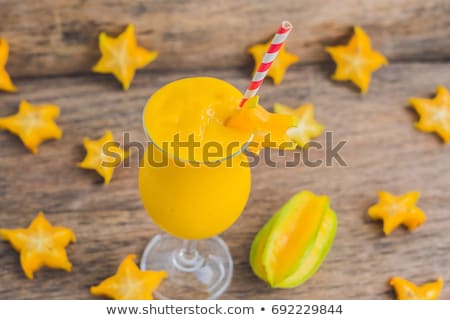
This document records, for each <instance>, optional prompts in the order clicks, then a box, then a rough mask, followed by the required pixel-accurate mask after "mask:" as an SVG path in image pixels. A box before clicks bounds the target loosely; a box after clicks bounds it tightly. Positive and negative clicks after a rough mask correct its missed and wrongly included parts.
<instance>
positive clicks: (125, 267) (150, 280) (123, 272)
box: [91, 254, 167, 300]
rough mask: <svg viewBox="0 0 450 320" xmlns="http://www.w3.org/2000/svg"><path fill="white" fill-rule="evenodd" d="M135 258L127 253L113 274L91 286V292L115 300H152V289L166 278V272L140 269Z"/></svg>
mask: <svg viewBox="0 0 450 320" xmlns="http://www.w3.org/2000/svg"><path fill="white" fill-rule="evenodd" d="M135 259H136V255H134V254H130V255H128V256H127V257H126V258H125V259H124V260H123V261H122V263H121V264H120V266H119V268H118V269H117V272H116V274H115V275H113V276H112V277H109V278H107V279H105V280H103V281H102V282H101V283H100V284H99V285H97V286H93V287H91V294H92V295H94V296H106V297H109V298H112V299H115V300H153V291H154V290H156V289H157V288H158V287H159V285H160V283H161V281H162V280H163V279H164V278H167V272H165V271H153V270H147V271H141V270H140V269H139V268H138V266H137V265H136V263H135V262H134V260H135Z"/></svg>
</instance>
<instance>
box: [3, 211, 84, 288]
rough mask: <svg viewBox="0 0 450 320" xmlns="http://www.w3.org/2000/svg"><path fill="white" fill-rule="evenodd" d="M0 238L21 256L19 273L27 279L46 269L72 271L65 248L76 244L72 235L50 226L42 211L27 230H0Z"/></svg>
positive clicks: (65, 229)
mask: <svg viewBox="0 0 450 320" xmlns="http://www.w3.org/2000/svg"><path fill="white" fill-rule="evenodd" d="M0 236H1V237H2V238H3V239H4V240H6V241H9V242H10V243H11V245H12V247H13V248H14V249H15V250H16V251H18V252H19V253H20V263H21V265H22V269H23V271H24V273H25V275H26V276H27V278H29V279H33V276H34V272H35V271H37V270H39V269H40V268H41V267H43V266H46V267H49V268H53V269H63V270H66V271H71V270H72V264H71V263H70V261H69V258H68V257H67V253H66V250H65V247H67V245H69V243H71V242H75V241H76V238H75V234H74V233H73V231H72V230H70V229H69V228H65V227H59V226H52V225H51V224H50V223H49V222H48V221H47V220H46V219H45V216H44V213H43V212H42V211H41V212H39V213H38V215H37V216H36V218H34V220H33V221H32V222H31V224H30V226H29V227H28V228H27V229H0Z"/></svg>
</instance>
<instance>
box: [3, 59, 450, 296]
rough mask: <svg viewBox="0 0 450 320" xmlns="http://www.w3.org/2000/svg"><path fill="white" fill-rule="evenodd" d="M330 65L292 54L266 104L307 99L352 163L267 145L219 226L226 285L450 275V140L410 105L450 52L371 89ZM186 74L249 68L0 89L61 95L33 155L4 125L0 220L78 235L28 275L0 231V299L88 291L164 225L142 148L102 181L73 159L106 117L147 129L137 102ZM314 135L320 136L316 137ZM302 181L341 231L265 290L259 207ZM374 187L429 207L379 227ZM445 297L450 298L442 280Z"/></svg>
mask: <svg viewBox="0 0 450 320" xmlns="http://www.w3.org/2000/svg"><path fill="white" fill-rule="evenodd" d="M331 71H332V70H331V67H328V66H323V65H311V66H296V67H294V68H293V69H292V70H291V71H290V72H289V73H288V74H287V76H286V79H285V81H284V83H283V84H282V85H281V86H279V87H274V86H272V85H270V84H269V82H268V83H266V84H265V85H264V86H263V87H262V89H261V96H262V99H261V103H262V104H263V105H265V106H266V107H269V108H270V107H271V106H272V105H273V103H274V102H276V101H277V102H281V103H284V104H287V105H291V106H296V105H299V104H301V103H304V102H312V103H314V104H315V105H316V113H317V118H318V120H319V121H321V122H322V123H324V124H325V125H326V128H327V130H329V131H332V132H333V138H334V141H335V142H337V141H347V144H346V146H345V147H344V149H343V152H342V155H343V157H344V159H345V161H346V162H347V166H346V167H342V166H338V165H336V163H334V164H333V166H330V167H326V166H320V167H317V168H310V167H306V166H305V165H301V164H300V165H297V166H295V167H292V168H284V165H283V163H284V162H283V157H281V156H277V155H275V153H274V152H272V154H273V156H274V159H275V160H276V163H277V167H275V168H269V167H268V166H266V165H264V164H263V163H262V162H261V163H260V164H259V165H258V166H257V167H255V168H253V169H252V175H253V182H252V184H253V186H252V193H251V197H250V200H249V202H248V205H247V208H246V209H245V212H244V213H243V215H242V217H241V218H240V219H239V221H238V222H237V223H236V224H235V225H234V226H233V227H231V228H230V229H229V230H228V231H227V232H226V233H225V234H224V235H223V237H224V239H225V240H226V242H227V243H228V244H229V246H230V249H231V253H232V255H233V257H234V262H235V274H234V278H233V282H232V285H231V287H230V289H229V290H228V291H227V292H226V293H225V295H224V296H223V298H225V299H230V298H234V299H250V298H252V299H266V298H272V299H278V298H286V299H328V298H329V299H390V298H392V297H393V294H392V290H391V289H390V287H389V286H388V285H387V281H388V279H389V278H390V277H392V276H402V277H406V278H409V279H411V280H413V281H416V282H418V283H421V282H424V281H428V280H432V279H434V278H436V277H437V276H439V275H441V276H443V278H444V280H445V281H446V282H447V283H448V282H449V281H450V256H449V255H448V250H449V248H450V237H449V236H448V228H449V227H450V217H449V212H448V208H449V205H450V194H449V190H450V172H449V170H448V163H449V160H450V149H449V147H448V146H446V145H444V144H443V143H441V141H440V140H439V139H438V138H437V137H436V136H434V135H432V134H424V133H421V132H419V131H417V130H415V129H414V128H413V122H414V121H415V120H416V119H417V116H416V115H415V113H414V112H413V111H412V110H411V109H410V108H408V106H407V101H408V98H409V97H411V96H429V95H431V94H433V92H434V89H435V87H436V85H437V84H443V85H446V86H447V87H450V64H446V63H433V64H420V63H397V64H394V65H391V66H389V67H387V68H383V69H381V70H380V71H379V72H377V73H376V74H375V76H374V79H373V83H372V85H371V88H370V90H369V93H368V94H367V95H366V96H361V95H360V94H359V93H358V92H357V91H356V90H354V89H353V87H352V86H351V85H346V84H336V83H335V82H331V81H330V80H329V79H328V78H329V74H330V73H331ZM194 75H209V76H214V77H219V78H223V79H225V80H227V81H229V82H231V83H232V84H234V85H236V86H237V87H238V88H245V86H246V85H247V82H248V75H247V72H246V71H245V70H244V71H239V70H235V71H233V70H227V71H225V70H222V71H220V70H213V71H208V72H203V71H194V72H177V73H166V72H161V73H159V72H149V73H141V74H140V75H139V76H137V78H136V79H135V82H134V84H133V86H132V87H131V89H130V90H129V91H128V92H123V91H121V90H120V87H119V85H118V84H117V83H116V82H115V80H114V79H112V78H110V77H107V76H95V75H92V76H78V77H57V78H54V77H49V78H40V79H23V80H20V81H18V85H19V87H20V88H21V92H20V93H19V94H16V95H10V94H1V95H0V106H1V107H0V116H5V115H8V114H11V113H14V112H15V111H16V108H17V105H18V103H19V101H20V99H22V98H26V99H28V100H30V101H31V102H32V103H46V102H48V103H54V104H58V105H59V106H60V107H61V117H60V119H59V120H58V123H59V124H60V125H61V127H62V128H63V130H64V137H63V139H62V140H61V141H51V142H47V143H45V144H43V145H42V146H41V148H40V150H39V153H38V154H37V155H32V154H30V153H29V152H28V151H27V150H26V149H25V148H24V147H23V146H22V144H21V143H20V141H19V140H18V139H17V138H16V137H14V136H12V135H10V134H9V133H6V132H0V146H1V148H0V195H1V196H0V228H4V227H6V228H15V227H25V226H26V225H27V224H28V223H29V222H30V221H31V219H32V218H33V217H34V215H35V214H36V212H37V211H38V210H44V211H45V212H46V214H47V217H48V218H49V220H50V221H51V222H53V223H55V224H61V225H65V226H68V227H71V228H73V229H74V231H75V232H76V234H77V236H78V242H77V243H76V244H72V245H70V247H69V249H68V254H69V257H70V259H71V260H72V262H73V263H74V270H73V272H72V273H66V272H64V271H54V270H42V271H38V272H37V273H36V279H35V280H34V281H29V280H27V279H25V277H24V276H23V274H22V271H21V269H20V265H19V258H18V255H17V253H16V252H14V251H13V250H12V249H11V248H10V246H9V245H8V244H7V243H5V242H0V264H1V265H2V268H0V299H14V298H34V299H57V298H59V299H61V298H62V299H68V298H73V299H78V298H90V296H89V292H88V289H89V286H91V285H93V284H96V283H97V282H99V281H100V280H102V279H103V278H105V277H108V276H109V275H111V274H112V273H114V272H115V269H116V267H117V266H118V264H119V263H120V261H121V260H122V259H123V258H124V257H125V256H126V255H127V254H129V253H137V254H138V255H141V254H142V252H143V249H144V247H145V245H146V243H147V241H148V240H149V239H150V238H151V237H152V236H153V235H155V234H156V233H157V232H158V229H157V228H156V227H155V226H154V225H153V224H152V222H151V220H150V219H149V218H148V216H147V215H146V213H145V211H144V210H143V208H142V205H141V202H140V199H139V195H138V190H137V170H138V168H137V152H135V153H134V155H133V156H132V158H131V167H130V168H118V169H117V170H116V172H115V175H114V177H113V180H112V182H111V184H110V185H109V186H107V187H105V186H103V185H102V184H101V180H100V178H99V177H98V176H97V175H96V173H95V172H91V171H85V170H81V169H79V168H76V167H75V164H76V162H78V161H80V160H81V159H82V158H83V157H84V150H83V148H82V145H81V141H82V138H83V136H89V137H91V138H96V137H99V136H101V135H102V134H103V132H104V130H105V129H111V130H112V131H113V133H114V134H115V136H116V137H117V138H118V140H119V141H121V138H120V137H121V135H122V132H129V133H130V135H131V139H132V140H133V141H141V142H144V141H145V138H144V134H143V131H142V128H141V112H142V109H143V106H144V104H145V102H146V100H147V98H148V97H149V96H150V95H151V94H152V93H153V92H155V90H156V89H157V88H158V87H160V86H161V85H163V84H165V83H167V82H169V81H172V80H175V79H178V78H181V77H186V76H194ZM319 141H321V142H322V143H323V144H324V143H325V142H324V137H321V138H320V139H319ZM268 154H269V153H268V152H265V153H264V154H263V155H268ZM288 156H289V157H291V156H292V154H290V155H288ZM324 157H325V153H324V151H323V150H313V151H312V152H311V159H323V158H324ZM303 189H309V190H312V191H314V192H316V193H322V194H328V195H330V197H331V203H332V207H333V209H335V210H336V212H337V214H338V217H339V228H338V232H337V237H336V241H335V243H334V246H333V249H332V250H331V252H330V254H329V256H328V257H327V259H326V260H325V263H324V264H323V265H322V267H321V268H320V270H319V271H318V273H317V274H316V275H315V276H314V277H313V278H312V279H310V280H309V281H308V282H306V283H305V284H304V285H302V286H300V287H298V288H296V289H291V290H273V289H270V288H268V287H267V285H265V284H264V283H263V282H262V281H259V280H258V279H257V278H256V277H255V276H254V275H253V274H252V272H251V270H250V267H249V264H248V258H247V257H248V253H249V249H250V244H251V241H252V239H253V237H254V235H255V233H256V232H257V231H258V229H259V228H260V227H261V226H262V225H263V224H264V223H265V221H267V219H268V218H269V217H270V216H271V215H272V214H273V213H274V212H275V211H276V210H277V209H278V208H279V207H280V206H281V205H282V204H283V203H284V202H285V201H286V200H288V198H289V197H290V196H291V195H292V194H294V193H295V192H297V191H299V190H303ZM379 189H385V190H388V191H391V192H393V193H398V194H400V193H403V192H406V191H409V190H419V191H421V192H422V197H421V199H420V202H419V205H420V207H421V208H422V209H423V210H425V211H426V212H427V214H428V221H427V222H426V223H425V224H424V226H423V227H421V228H419V229H418V230H417V231H416V232H414V233H411V234H410V233H409V232H407V231H405V230H403V229H399V230H397V231H395V232H394V233H393V234H392V235H391V236H390V237H384V236H383V234H382V228H381V225H380V224H379V223H374V222H371V221H370V220H369V219H368V216H367V209H368V207H369V206H370V205H372V204H373V203H375V202H376V201H377V190H379ZM442 298H444V299H449V298H450V286H449V285H445V286H444V289H443V293H442Z"/></svg>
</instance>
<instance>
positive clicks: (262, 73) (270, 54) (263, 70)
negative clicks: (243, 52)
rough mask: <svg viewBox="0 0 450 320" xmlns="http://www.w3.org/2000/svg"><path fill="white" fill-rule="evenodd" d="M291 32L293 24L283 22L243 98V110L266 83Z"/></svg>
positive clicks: (241, 105) (241, 104) (240, 105)
mask: <svg viewBox="0 0 450 320" xmlns="http://www.w3.org/2000/svg"><path fill="white" fill-rule="evenodd" d="M291 30H292V24H291V23H290V22H289V21H283V22H282V23H281V26H280V28H279V29H278V31H277V33H276V34H275V36H274V37H273V39H272V42H271V43H270V46H269V49H268V50H267V52H266V53H265V54H264V57H263V60H262V62H261V64H260V65H259V66H258V69H257V70H256V72H255V74H254V75H253V79H252V81H250V84H249V85H248V87H247V90H246V91H245V94H244V97H243V98H242V100H241V103H240V104H239V107H241V108H242V107H243V106H244V104H245V102H247V100H248V99H250V98H251V97H253V96H255V95H256V93H257V92H258V90H259V88H260V87H261V84H262V83H263V81H264V78H265V77H266V75H267V72H268V71H269V69H270V66H271V65H272V63H273V61H274V60H275V59H276V57H277V55H278V52H280V49H281V47H282V46H283V44H284V42H285V41H286V38H287V36H288V35H289V32H291Z"/></svg>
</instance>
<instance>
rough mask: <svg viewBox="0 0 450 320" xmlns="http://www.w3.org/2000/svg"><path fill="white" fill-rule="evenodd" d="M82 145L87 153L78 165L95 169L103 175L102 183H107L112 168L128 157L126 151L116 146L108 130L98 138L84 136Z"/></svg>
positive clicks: (111, 174)
mask: <svg viewBox="0 0 450 320" xmlns="http://www.w3.org/2000/svg"><path fill="white" fill-rule="evenodd" d="M83 145H84V148H85V149H86V152H87V153H86V157H85V158H84V159H83V161H81V162H79V163H78V164H77V165H78V167H80V168H83V169H91V170H95V171H97V173H98V174H99V175H101V176H102V177H103V179H104V183H105V184H109V183H110V182H111V178H112V176H113V173H114V169H115V168H116V167H117V166H118V165H119V164H120V163H121V162H122V161H123V159H125V158H126V157H128V153H127V152H126V151H124V150H123V149H122V148H120V147H118V146H117V143H116V142H115V141H114V137H113V135H112V133H111V131H109V130H107V131H106V132H105V135H104V136H103V137H101V138H100V139H98V140H91V139H89V138H84V139H83Z"/></svg>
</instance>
